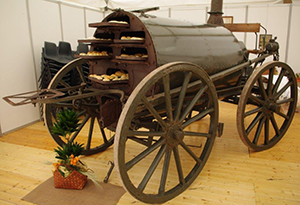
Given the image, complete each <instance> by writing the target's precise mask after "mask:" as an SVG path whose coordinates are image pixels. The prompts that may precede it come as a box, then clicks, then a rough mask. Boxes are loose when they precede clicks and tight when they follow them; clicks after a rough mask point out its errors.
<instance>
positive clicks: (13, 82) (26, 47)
mask: <svg viewBox="0 0 300 205" xmlns="http://www.w3.org/2000/svg"><path fill="white" fill-rule="evenodd" d="M0 28H1V32H0V44H1V49H0V56H1V64H0V72H1V73H0V97H1V98H2V97H3V96H7V95H12V94H15V93H21V92H26V91H30V90H35V89H36V78H35V72H34V61H33V55H32V50H31V43H30V33H29V28H28V18H27V9H26V1H24V0H16V1H11V0H1V1H0ZM37 119H39V114H38V109H37V108H34V107H33V106H32V105H26V106H22V107H12V106H11V105H9V104H8V103H6V102H4V100H2V99H1V100H0V122H1V129H2V132H6V131H9V130H11V129H14V128H16V127H19V126H22V125H24V124H27V123H29V122H32V121H35V120H37Z"/></svg>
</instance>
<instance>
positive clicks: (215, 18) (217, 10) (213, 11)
mask: <svg viewBox="0 0 300 205" xmlns="http://www.w3.org/2000/svg"><path fill="white" fill-rule="evenodd" d="M222 10H223V0H212V1H211V8H210V12H208V13H209V14H210V16H209V19H208V20H207V23H208V24H215V25H221V26H222V25H224V21H223V18H222V14H223V11H222Z"/></svg>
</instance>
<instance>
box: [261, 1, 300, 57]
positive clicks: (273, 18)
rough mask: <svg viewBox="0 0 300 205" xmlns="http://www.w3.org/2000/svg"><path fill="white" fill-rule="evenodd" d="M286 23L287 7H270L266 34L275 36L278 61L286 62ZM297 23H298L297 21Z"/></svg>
mask: <svg viewBox="0 0 300 205" xmlns="http://www.w3.org/2000/svg"><path fill="white" fill-rule="evenodd" d="M288 23H289V6H286V5H280V6H270V7H269V10H268V19H267V24H266V28H267V30H268V33H270V34H273V37H275V36H277V42H278V43H279V46H280V47H279V59H280V61H284V62H285V61H286V56H285V55H286V48H287V45H286V39H287V37H288ZM298 23H300V22H299V21H298Z"/></svg>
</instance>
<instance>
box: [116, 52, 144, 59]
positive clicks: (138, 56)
mask: <svg viewBox="0 0 300 205" xmlns="http://www.w3.org/2000/svg"><path fill="white" fill-rule="evenodd" d="M121 57H125V58H132V57H135V58H148V55H146V54H144V53H136V54H134V55H129V54H124V53H123V54H121Z"/></svg>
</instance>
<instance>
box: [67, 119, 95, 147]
mask: <svg viewBox="0 0 300 205" xmlns="http://www.w3.org/2000/svg"><path fill="white" fill-rule="evenodd" d="M89 119H90V115H87V116H85V118H84V119H83V121H82V122H81V124H80V126H79V127H78V130H77V131H76V132H75V133H74V134H73V135H72V138H71V139H70V141H72V142H74V141H75V139H76V137H77V136H78V134H79V132H80V131H81V130H82V128H83V127H84V126H85V124H86V123H87V121H88V120H89Z"/></svg>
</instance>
